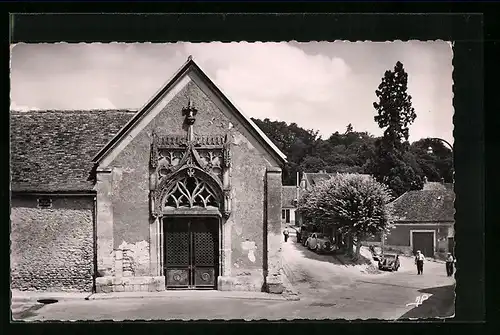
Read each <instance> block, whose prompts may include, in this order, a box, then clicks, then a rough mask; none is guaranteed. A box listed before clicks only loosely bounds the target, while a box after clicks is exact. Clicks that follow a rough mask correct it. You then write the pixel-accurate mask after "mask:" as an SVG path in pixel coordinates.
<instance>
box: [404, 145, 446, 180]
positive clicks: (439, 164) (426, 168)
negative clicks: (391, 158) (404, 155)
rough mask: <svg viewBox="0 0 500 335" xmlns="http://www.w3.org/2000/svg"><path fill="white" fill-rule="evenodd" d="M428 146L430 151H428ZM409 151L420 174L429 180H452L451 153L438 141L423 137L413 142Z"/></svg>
mask: <svg viewBox="0 0 500 335" xmlns="http://www.w3.org/2000/svg"><path fill="white" fill-rule="evenodd" d="M429 148H431V149H432V152H428V150H429ZM410 151H411V152H412V153H413V155H414V156H415V158H416V160H417V163H418V165H419V166H420V168H421V170H422V174H423V175H425V176H426V177H427V179H428V180H429V181H437V182H440V181H441V180H442V179H444V181H445V182H447V183H451V182H453V153H452V151H451V150H450V149H449V148H448V147H447V146H445V145H444V144H443V143H441V142H440V141H435V140H433V139H431V138H423V139H420V140H418V141H416V142H413V143H412V144H411V146H410Z"/></svg>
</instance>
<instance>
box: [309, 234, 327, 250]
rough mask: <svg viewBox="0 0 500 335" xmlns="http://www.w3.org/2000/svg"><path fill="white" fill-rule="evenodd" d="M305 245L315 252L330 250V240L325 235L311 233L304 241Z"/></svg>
mask: <svg viewBox="0 0 500 335" xmlns="http://www.w3.org/2000/svg"><path fill="white" fill-rule="evenodd" d="M306 247H308V248H309V249H310V250H314V251H316V252H329V251H331V250H332V241H331V239H330V237H329V236H327V235H324V234H321V233H312V234H311V236H309V238H308V239H307V241H306Z"/></svg>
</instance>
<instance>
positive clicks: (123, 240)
mask: <svg viewBox="0 0 500 335" xmlns="http://www.w3.org/2000/svg"><path fill="white" fill-rule="evenodd" d="M11 152H12V159H11V199H12V201H11V279H12V280H11V282H12V284H11V287H12V288H13V289H20V290H46V291H55V290H67V291H92V290H94V291H96V292H111V291H139V290H140V291H161V290H165V289H218V290H252V291H261V290H267V291H269V292H272V293H281V292H282V290H283V285H282V278H281V256H280V252H281V241H282V238H281V214H282V212H281V197H282V184H281V166H282V164H283V163H284V162H285V161H286V157H285V156H284V154H283V153H282V152H280V151H279V149H278V148H277V147H276V146H275V145H274V144H273V143H272V142H271V141H270V140H269V139H268V138H267V137H266V136H265V135H264V133H263V132H262V131H261V130H260V129H259V128H258V127H257V126H256V125H255V124H254V123H253V122H252V121H251V120H250V118H248V117H246V116H244V115H243V114H242V113H241V112H240V111H239V110H238V109H237V108H236V107H235V106H234V105H233V104H232V103H231V102H230V101H229V100H228V99H227V98H226V96H225V95H224V94H223V93H222V92H221V91H220V90H219V89H218V88H217V87H216V86H215V84H214V83H213V82H212V81H211V80H210V79H209V78H208V77H207V76H206V75H205V73H204V72H203V71H202V70H201V69H200V68H199V67H198V65H197V64H196V63H195V62H194V61H193V60H192V59H191V57H190V58H189V59H188V61H187V62H186V63H185V64H184V65H183V66H182V67H181V68H180V69H179V71H178V72H177V73H176V74H175V75H174V76H173V78H172V79H171V80H170V81H168V82H167V83H166V84H165V85H164V86H163V87H162V88H161V89H160V90H159V91H158V92H157V93H156V94H155V95H154V96H153V97H152V98H151V99H150V100H149V101H148V102H147V103H146V104H145V105H144V106H143V107H142V108H141V109H140V110H139V111H123V110H115V111H97V110H94V111H31V112H11Z"/></svg>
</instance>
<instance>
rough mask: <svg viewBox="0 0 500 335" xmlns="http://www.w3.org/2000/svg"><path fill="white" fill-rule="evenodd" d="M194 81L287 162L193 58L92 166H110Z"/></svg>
mask: <svg viewBox="0 0 500 335" xmlns="http://www.w3.org/2000/svg"><path fill="white" fill-rule="evenodd" d="M191 81H193V82H194V83H195V84H196V85H197V86H198V87H200V88H201V89H202V91H203V92H204V93H205V94H206V95H207V96H208V97H209V98H210V99H211V100H212V101H213V102H214V103H215V104H216V105H217V106H218V107H219V108H220V109H224V110H227V111H228V112H229V113H231V115H232V116H233V117H235V118H236V120H237V121H238V122H239V123H240V124H242V125H243V126H244V128H245V129H246V130H247V131H248V132H249V133H250V135H251V136H252V137H253V138H254V139H255V140H256V141H257V142H258V143H259V144H260V146H261V147H262V148H263V149H264V150H265V151H266V152H267V153H268V154H269V155H270V156H271V157H273V158H274V159H275V160H276V162H278V163H279V164H283V163H285V162H286V156H285V155H284V154H283V153H282V152H281V151H280V150H279V149H278V147H276V145H274V143H273V142H272V141H271V140H270V139H269V138H268V137H267V136H266V135H265V134H264V132H262V130H261V129H260V128H259V127H258V126H257V125H256V124H255V123H254V122H253V121H252V120H251V119H250V118H249V117H248V116H246V115H244V114H243V113H242V112H241V111H240V110H238V109H237V108H236V107H235V105H234V104H233V103H232V102H231V101H230V100H229V99H228V98H227V97H226V95H225V94H224V93H222V91H221V90H220V89H219V88H218V87H217V86H216V85H215V83H214V82H213V81H212V80H210V78H209V77H208V76H207V75H206V74H205V73H204V72H203V71H202V70H201V69H200V67H199V66H198V65H197V64H196V63H195V62H194V60H193V59H192V57H191V56H190V57H189V58H188V60H187V62H186V63H184V65H183V66H181V68H180V69H179V70H178V71H177V72H176V73H175V74H174V76H173V77H172V78H171V79H170V80H169V81H168V82H167V83H165V85H163V86H162V88H161V89H160V90H159V91H158V92H157V93H156V94H155V95H154V96H153V97H152V98H151V99H150V100H149V101H148V102H147V103H146V104H145V105H144V106H143V107H142V108H141V109H140V110H139V111H138V113H136V115H135V116H134V117H133V118H132V119H131V120H130V121H129V122H128V123H127V124H126V125H125V126H124V127H123V128H122V129H121V130H120V131H119V132H118V134H117V135H116V136H115V137H114V138H113V139H112V140H111V141H109V142H108V143H107V144H106V145H105V146H104V147H103V148H102V150H100V151H99V152H98V153H97V155H96V156H95V157H94V158H93V162H94V163H97V164H100V165H102V166H107V165H108V164H109V163H110V162H111V161H112V160H113V159H114V158H116V156H117V155H118V153H119V152H120V150H121V149H123V148H124V147H125V146H127V145H128V143H130V142H131V141H132V140H133V139H134V137H135V136H136V135H137V134H138V133H139V132H140V131H141V130H142V129H144V128H145V127H146V126H147V124H148V123H149V122H151V120H153V119H154V118H155V117H156V116H157V115H158V114H159V113H160V112H161V110H162V109H163V108H164V107H165V106H166V105H167V104H168V103H169V101H170V100H172V99H173V98H174V97H175V96H176V95H177V93H179V92H180V91H181V90H182V89H183V88H184V87H186V86H187V85H188V83H189V82H191Z"/></svg>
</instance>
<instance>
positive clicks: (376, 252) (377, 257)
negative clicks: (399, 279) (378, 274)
mask: <svg viewBox="0 0 500 335" xmlns="http://www.w3.org/2000/svg"><path fill="white" fill-rule="evenodd" d="M369 249H370V252H371V254H372V258H373V260H374V261H376V262H378V261H379V260H380V257H381V256H382V251H381V250H380V248H378V247H374V246H373V245H371V246H370V247H369Z"/></svg>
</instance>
